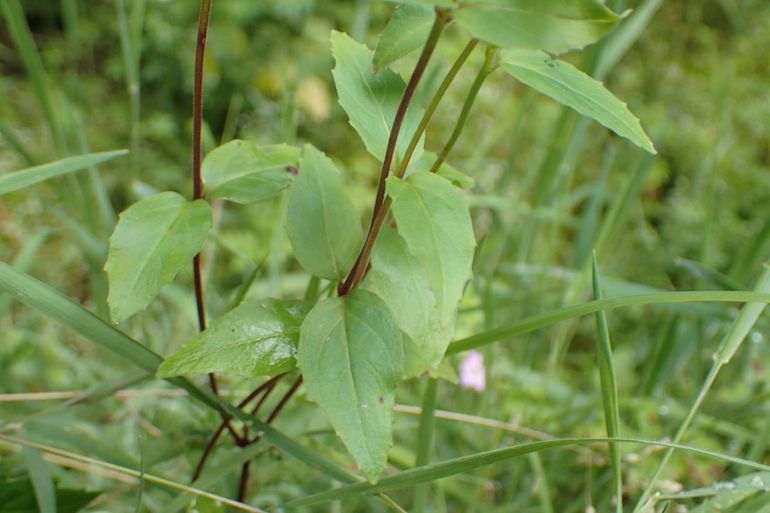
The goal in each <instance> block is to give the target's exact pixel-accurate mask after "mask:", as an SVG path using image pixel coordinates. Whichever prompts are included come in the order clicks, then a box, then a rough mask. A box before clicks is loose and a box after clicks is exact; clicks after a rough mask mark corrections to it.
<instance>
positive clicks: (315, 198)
mask: <svg viewBox="0 0 770 513" xmlns="http://www.w3.org/2000/svg"><path fill="white" fill-rule="evenodd" d="M286 231H287V232H288V234H289V240H290V241H291V245H292V247H293V248H294V254H295V256H296V257H297V260H299V263H300V264H302V267H304V268H305V269H307V271H308V272H310V273H311V274H314V275H316V276H320V277H321V278H326V279H328V280H340V279H342V278H344V277H345V274H346V273H347V272H348V270H350V267H351V266H352V265H353V262H354V261H355V259H356V256H357V255H358V251H359V250H360V249H361V245H362V244H363V238H364V236H363V231H362V230H361V221H360V217H359V214H358V212H357V211H356V207H355V206H354V205H353V202H352V201H351V200H350V198H349V197H348V195H347V193H346V192H345V189H344V187H343V186H342V180H341V178H340V172H339V171H338V170H337V168H336V167H335V165H334V164H333V163H332V161H331V160H330V159H329V158H327V157H326V156H325V155H324V154H323V153H322V152H320V151H318V150H317V149H315V148H314V147H313V146H310V145H307V146H305V149H304V153H303V155H302V161H301V162H300V165H299V175H298V176H297V178H295V180H294V183H293V184H292V186H291V190H290V192H289V213H288V217H287V219H286Z"/></svg>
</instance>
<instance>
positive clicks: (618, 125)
mask: <svg viewBox="0 0 770 513" xmlns="http://www.w3.org/2000/svg"><path fill="white" fill-rule="evenodd" d="M500 65H501V67H502V68H503V69H504V70H505V71H507V72H508V73H510V74H511V75H512V76H513V77H514V78H515V79H516V80H519V81H520V82H523V83H525V84H527V85H528V86H530V87H532V88H534V89H536V90H538V91H540V92H541V93H543V94H545V95H548V96H550V97H551V98H553V99H554V100H556V101H557V102H559V103H563V104H564V105H567V106H568V107H572V108H573V109H575V110H576V111H578V112H579V113H581V114H583V115H584V116H588V117H589V118H592V119H594V120H596V121H598V122H599V123H601V124H602V125H604V126H606V127H607V128H609V129H610V130H612V131H613V132H615V133H616V134H618V135H620V136H622V137H625V138H626V139H628V140H630V141H631V142H633V143H634V144H636V145H637V146H639V147H640V148H643V149H644V150H646V151H648V152H650V153H656V152H655V147H654V146H653V144H652V141H650V138H649V137H647V134H646V133H644V129H643V128H642V126H641V125H640V124H639V120H638V119H637V118H636V117H635V116H634V115H633V114H632V113H631V112H630V111H629V110H628V107H627V106H626V104H625V103H623V102H621V101H620V100H618V99H617V98H616V97H615V96H614V95H613V94H612V93H611V92H609V91H608V90H607V89H605V87H604V85H602V83H601V82H599V81H598V80H594V79H593V78H591V77H590V76H588V75H586V74H585V73H583V72H582V71H580V70H579V69H577V68H576V67H574V66H573V65H571V64H569V63H567V62H564V61H560V60H556V59H553V58H552V57H551V56H549V55H548V54H547V53H545V52H540V51H532V50H521V49H517V50H505V51H503V52H501V54H500Z"/></svg>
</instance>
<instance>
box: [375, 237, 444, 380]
mask: <svg viewBox="0 0 770 513" xmlns="http://www.w3.org/2000/svg"><path fill="white" fill-rule="evenodd" d="M371 262H372V266H371V269H370V270H369V273H368V274H367V276H366V279H365V280H364V282H363V283H362V287H363V288H364V289H366V290H369V291H371V292H373V293H375V294H377V296H379V297H380V299H382V300H383V301H385V303H386V304H387V305H388V307H389V308H390V310H391V311H392V312H393V315H394V317H395V319H396V322H397V323H398V327H399V328H400V329H401V331H403V332H404V333H405V334H406V335H407V336H408V339H407V340H404V352H405V353H406V366H407V368H406V369H405V375H406V376H407V377H413V376H418V375H420V374H422V373H423V372H425V371H426V370H435V369H436V367H437V366H438V364H439V362H440V361H441V359H442V358H443V356H444V349H446V346H445V339H446V337H447V336H451V333H449V334H447V333H446V332H442V330H441V326H440V319H439V316H438V311H437V310H436V299H435V296H434V295H433V291H432V290H431V288H430V281H429V280H428V274H427V271H426V268H425V266H424V265H423V264H422V262H421V261H420V259H418V258H417V257H415V256H413V255H412V254H410V253H409V249H408V248H407V246H406V242H404V239H402V238H401V236H400V235H399V234H398V233H397V232H396V230H394V229H393V228H391V227H389V226H384V227H383V228H382V229H381V231H380V234H379V236H378V237H377V242H376V244H375V246H374V250H373V251H372V260H371ZM444 331H445V330H444Z"/></svg>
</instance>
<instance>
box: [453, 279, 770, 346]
mask: <svg viewBox="0 0 770 513" xmlns="http://www.w3.org/2000/svg"><path fill="white" fill-rule="evenodd" d="M696 302H723V303H725V302H735V303H761V304H767V303H770V290H768V292H763V291H754V292H749V291H728V290H724V291H713V290H709V291H686V292H660V293H657V294H639V295H633V296H624V297H614V298H610V299H602V300H594V301H588V302H586V303H582V304H579V305H572V306H567V307H564V308H558V309H556V310H552V311H550V312H545V313H542V314H539V315H533V316H532V317H527V318H526V319H522V320H520V321H516V322H514V323H512V324H509V325H507V326H501V327H499V328H494V329H491V330H488V331H484V332H482V333H477V334H476V335H471V336H470V337H466V338H463V339H460V340H456V341H454V342H452V344H450V346H449V349H447V353H446V354H447V355H452V354H457V353H461V352H463V351H470V350H471V349H476V348H478V347H482V346H485V345H487V344H491V343H493V342H499V341H501V340H505V339H509V338H513V337H516V336H518V335H523V334H525V333H530V332H532V331H535V330H539V329H541V328H545V327H547V326H551V325H552V324H556V323H558V322H561V321H565V320H568V319H573V318H576V317H582V316H584V315H590V314H592V313H596V312H598V311H600V310H612V309H614V308H621V307H628V306H638V305H662V304H673V303H696Z"/></svg>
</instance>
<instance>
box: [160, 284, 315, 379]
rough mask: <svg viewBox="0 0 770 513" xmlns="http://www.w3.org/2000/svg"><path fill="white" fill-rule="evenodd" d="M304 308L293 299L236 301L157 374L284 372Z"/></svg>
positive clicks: (291, 360) (291, 362)
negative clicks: (233, 305)
mask: <svg viewBox="0 0 770 513" xmlns="http://www.w3.org/2000/svg"><path fill="white" fill-rule="evenodd" d="M306 313H307V306H306V304H305V303H304V302H302V301H296V300H293V301H281V300H277V299H263V300H255V301H247V302H244V303H241V304H240V305H238V306H237V307H235V308H234V309H233V310H231V311H230V312H228V313H227V314H225V315H224V316H222V317H221V318H219V319H217V320H216V321H214V322H213V323H211V325H210V326H209V327H208V328H207V329H206V330H205V331H203V332H202V333H201V334H199V335H198V336H196V337H195V338H193V339H192V340H190V341H189V342H187V343H186V344H185V345H184V346H183V347H182V348H181V349H180V350H179V351H177V352H176V353H174V354H173V355H172V356H170V357H168V358H167V359H166V360H165V361H164V362H163V363H162V364H161V366H160V368H159V369H158V376H160V377H163V378H167V377H171V376H182V375H189V374H207V373H209V372H223V373H225V374H232V375H237V376H244V377H247V378H250V377H256V376H274V375H276V374H278V373H280V372H286V371H290V370H292V369H294V368H295V366H296V361H295V359H294V357H295V355H296V353H297V341H298V339H299V327H300V324H302V319H303V317H304V316H305V314H306Z"/></svg>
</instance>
